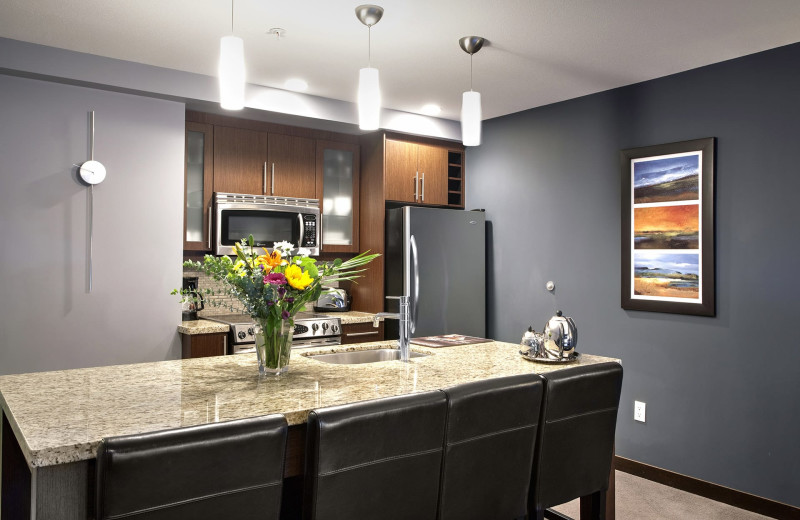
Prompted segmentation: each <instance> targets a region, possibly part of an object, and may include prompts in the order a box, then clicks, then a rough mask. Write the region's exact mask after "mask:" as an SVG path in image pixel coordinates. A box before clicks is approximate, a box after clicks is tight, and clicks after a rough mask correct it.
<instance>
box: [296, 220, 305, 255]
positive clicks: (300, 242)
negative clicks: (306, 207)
mask: <svg viewBox="0 0 800 520" xmlns="http://www.w3.org/2000/svg"><path fill="white" fill-rule="evenodd" d="M297 220H298V221H299V222H300V238H298V239H297V247H298V248H300V247H303V237H304V236H306V223H305V222H303V214H302V213H298V214H297Z"/></svg>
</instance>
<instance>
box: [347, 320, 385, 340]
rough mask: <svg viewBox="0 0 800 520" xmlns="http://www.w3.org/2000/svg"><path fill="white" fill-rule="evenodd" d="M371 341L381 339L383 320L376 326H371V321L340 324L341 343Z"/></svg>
mask: <svg viewBox="0 0 800 520" xmlns="http://www.w3.org/2000/svg"><path fill="white" fill-rule="evenodd" d="M372 341H383V321H381V322H380V324H379V325H378V327H377V328H376V327H373V326H372V322H369V323H351V324H348V325H342V345H349V344H351V343H368V342H372Z"/></svg>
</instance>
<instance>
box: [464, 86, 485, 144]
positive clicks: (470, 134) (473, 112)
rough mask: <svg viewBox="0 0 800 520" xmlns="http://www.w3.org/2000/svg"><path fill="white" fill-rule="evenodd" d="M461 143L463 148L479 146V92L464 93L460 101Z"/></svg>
mask: <svg viewBox="0 0 800 520" xmlns="http://www.w3.org/2000/svg"><path fill="white" fill-rule="evenodd" d="M461 142H462V143H463V144H464V146H478V145H479V144H481V93H480V92H473V91H469V92H464V96H463V98H462V100H461Z"/></svg>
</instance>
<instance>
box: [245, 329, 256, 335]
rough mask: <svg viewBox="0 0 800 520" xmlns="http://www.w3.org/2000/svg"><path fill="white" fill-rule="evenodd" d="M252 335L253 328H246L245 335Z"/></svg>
mask: <svg viewBox="0 0 800 520" xmlns="http://www.w3.org/2000/svg"><path fill="white" fill-rule="evenodd" d="M253 334H255V331H254V330H253V327H247V335H248V336H252V335H253Z"/></svg>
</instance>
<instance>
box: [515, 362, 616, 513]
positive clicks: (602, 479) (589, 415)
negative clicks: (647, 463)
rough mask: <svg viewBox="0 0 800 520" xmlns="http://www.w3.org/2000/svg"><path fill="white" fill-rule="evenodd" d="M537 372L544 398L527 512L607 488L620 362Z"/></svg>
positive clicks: (614, 427) (612, 450)
mask: <svg viewBox="0 0 800 520" xmlns="http://www.w3.org/2000/svg"><path fill="white" fill-rule="evenodd" d="M542 377H543V378H544V380H545V387H544V400H543V403H542V418H541V420H540V423H539V433H538V436H537V440H536V455H535V460H534V466H533V476H532V479H531V488H530V498H529V504H528V507H529V509H530V512H531V513H530V516H531V518H535V515H534V513H535V512H537V511H543V510H544V509H546V508H548V507H551V506H555V505H558V504H563V503H564V502H568V501H570V500H573V499H575V498H578V497H584V496H590V495H593V494H596V493H601V492H604V491H605V490H606V489H607V488H608V476H609V473H610V472H611V460H612V457H613V455H614V432H615V430H616V425H617V410H618V409H619V396H620V391H621V389H622V366H621V365H620V364H619V363H613V362H612V363H600V364H596V365H584V366H577V367H573V368H568V369H564V370H558V371H555V372H551V373H547V374H543V375H542ZM603 496H604V495H603Z"/></svg>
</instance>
